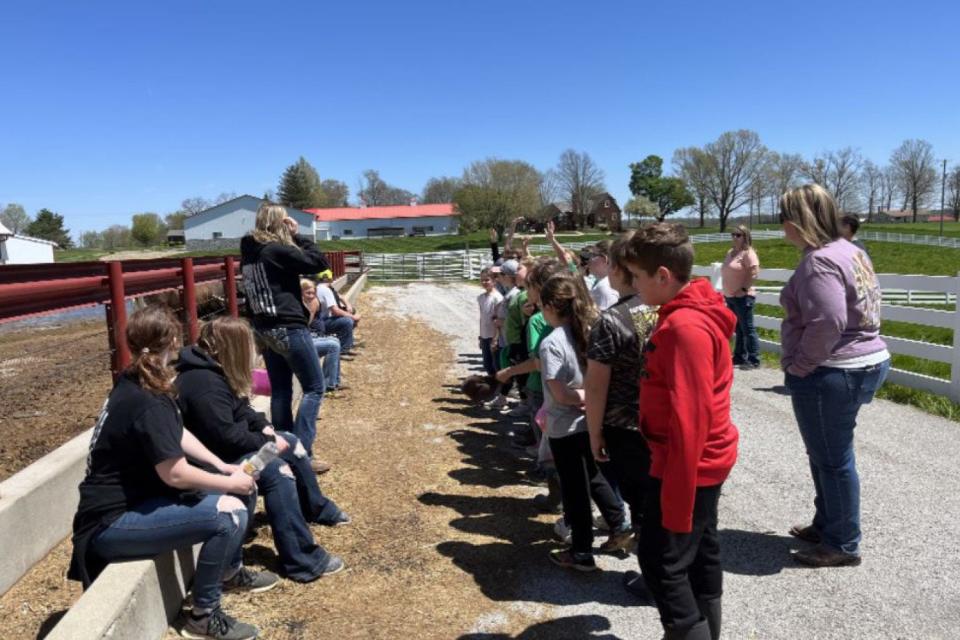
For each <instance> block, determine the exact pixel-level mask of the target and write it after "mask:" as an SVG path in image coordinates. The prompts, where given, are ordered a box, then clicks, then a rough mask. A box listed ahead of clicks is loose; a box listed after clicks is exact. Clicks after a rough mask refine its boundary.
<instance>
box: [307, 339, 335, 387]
mask: <svg viewBox="0 0 960 640" xmlns="http://www.w3.org/2000/svg"><path fill="white" fill-rule="evenodd" d="M310 335H311V336H313V347H314V348H315V349H316V350H317V355H318V356H319V357H321V358H323V379H324V381H325V383H326V385H327V389H336V388H337V387H339V386H340V341H339V340H337V338H336V337H335V336H321V335H317V334H316V333H311V334H310Z"/></svg>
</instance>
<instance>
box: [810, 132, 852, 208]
mask: <svg viewBox="0 0 960 640" xmlns="http://www.w3.org/2000/svg"><path fill="white" fill-rule="evenodd" d="M862 164H863V156H861V155H860V152H859V151H857V150H856V149H854V148H853V147H844V148H843V149H840V150H838V151H827V152H824V153H822V154H819V155H816V156H814V157H813V160H811V161H810V162H808V163H804V165H803V167H802V169H801V172H802V174H803V175H804V176H805V177H806V178H807V179H809V180H811V181H813V182H815V183H817V184H819V185H820V186H821V187H823V188H824V189H826V190H827V191H829V192H830V193H831V194H833V198H834V200H836V201H837V205H838V206H839V207H840V209H841V210H843V211H846V210H849V209H853V208H856V205H857V183H858V181H859V172H860V166H861V165H862Z"/></svg>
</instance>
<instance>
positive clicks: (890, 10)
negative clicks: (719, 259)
mask: <svg viewBox="0 0 960 640" xmlns="http://www.w3.org/2000/svg"><path fill="white" fill-rule="evenodd" d="M958 24H960V3H957V2H948V1H924V0H919V1H915V2H911V3H902V2H882V1H881V2H871V3H866V2H842V1H836V0H835V1H833V2H822V1H820V0H812V1H808V2H804V3H798V2H769V1H766V2H754V1H743V2H729V1H725V2H716V1H712V2H707V1H696V2H693V1H690V2H671V3H666V2H662V3H651V2H639V1H634V2H592V3H587V2H565V1H552V2H523V1H521V0H512V1H509V2H507V1H500V0H486V1H484V2H479V1H469V2H463V1H453V2H451V1H450V0H447V1H446V2H413V1H411V2H402V3H401V2H356V3H327V2H325V3H320V2H271V3H267V2H244V1H239V2H238V1H231V2H226V1H220V0H217V1H204V2H196V1H193V2H181V1H165V2H152V3H141V2H107V1H103V2H83V3H81V2H62V3H50V2H42V1H38V2H25V1H18V2H12V3H4V6H3V8H2V9H0V79H2V84H0V87H2V96H0V204H3V203H7V202H19V203H21V204H23V205H24V206H25V207H26V208H27V211H28V212H29V213H30V214H31V215H32V214H34V213H36V210H37V209H39V208H41V207H47V208H50V209H52V210H54V211H57V212H59V213H62V214H64V215H65V217H66V222H67V226H68V227H69V228H70V229H71V230H72V232H73V234H74V235H77V234H78V232H80V231H84V230H91V229H102V228H105V227H107V226H109V225H110V224H118V223H119V224H129V220H130V215H131V214H133V213H136V212H141V211H155V212H158V213H161V214H165V213H169V212H170V211H173V210H175V209H177V208H178V206H179V203H180V201H181V200H183V199H184V198H187V197H191V196H204V197H207V198H213V197H215V196H216V195H217V194H219V193H221V192H231V191H232V192H237V193H251V194H254V195H260V194H262V193H263V191H264V190H265V189H269V188H276V184H277V181H278V178H279V176H280V173H281V172H282V171H283V169H284V167H286V166H287V165H288V164H290V163H292V162H293V161H295V160H296V159H297V157H299V156H300V155H303V156H305V157H306V158H307V159H308V160H309V161H310V162H311V163H312V164H313V165H314V166H315V167H316V168H317V170H318V172H319V173H320V176H321V178H335V179H339V180H343V181H344V182H346V183H347V184H348V185H349V186H350V188H351V192H355V191H356V189H357V180H358V178H359V176H360V174H361V172H362V171H363V170H365V169H368V168H373V169H377V170H379V171H380V173H381V176H382V177H383V178H384V179H385V180H387V181H388V182H390V183H391V184H394V185H397V186H400V187H403V188H406V189H409V190H411V191H414V192H419V191H420V190H421V189H422V187H423V185H424V183H425V182H426V180H427V179H428V178H430V177H431V176H440V175H460V173H461V172H462V170H463V168H464V167H465V166H466V165H467V164H469V163H470V162H471V161H473V160H478V159H482V158H485V157H488V156H497V157H501V158H508V159H523V160H527V161H529V162H531V163H532V164H534V165H535V166H537V167H538V168H540V169H546V168H549V167H550V166H552V165H554V164H555V163H556V160H557V157H558V156H559V155H560V153H561V152H562V151H563V150H564V149H566V148H574V149H577V150H583V151H587V152H589V153H590V154H591V155H592V156H593V158H594V159H595V160H596V161H597V163H598V164H599V165H600V166H601V167H602V168H603V169H604V171H605V172H606V176H607V185H608V186H609V187H610V190H611V192H612V193H613V194H614V195H615V196H617V197H618V198H620V199H621V201H622V200H624V199H625V198H626V197H627V195H628V189H627V183H628V181H629V169H628V167H627V165H628V164H629V163H630V162H633V161H637V160H640V159H642V158H643V157H645V156H646V155H648V154H650V153H656V154H658V155H661V156H663V157H664V158H666V159H667V160H668V161H669V158H670V156H671V155H672V153H673V150H674V149H676V148H677V147H680V146H689V145H702V144H704V143H706V142H708V141H710V140H713V139H715V138H716V137H717V135H719V134H720V133H721V132H723V131H726V130H731V129H738V128H748V129H753V130H755V131H757V132H758V133H759V134H760V136H761V138H762V139H763V141H764V143H765V144H766V145H767V146H768V147H770V148H772V149H774V150H777V151H785V152H794V153H801V154H803V155H805V156H809V155H811V154H813V153H816V152H819V151H823V150H827V149H837V148H840V147H844V146H853V147H857V148H859V149H860V151H861V152H862V153H863V154H864V156H866V157H868V158H871V159H873V160H874V161H876V162H878V163H885V162H886V160H887V159H888V158H889V155H890V152H891V151H892V150H893V148H894V147H896V146H897V145H898V144H899V143H900V142H901V141H903V140H904V139H906V138H923V139H926V140H929V141H930V142H931V143H932V144H933V146H934V150H935V153H936V156H937V158H938V159H940V158H947V159H949V160H950V162H951V164H956V163H960V101H958V98H960V81H958V80H960V44H958V41H957V37H956V30H957V25H958Z"/></svg>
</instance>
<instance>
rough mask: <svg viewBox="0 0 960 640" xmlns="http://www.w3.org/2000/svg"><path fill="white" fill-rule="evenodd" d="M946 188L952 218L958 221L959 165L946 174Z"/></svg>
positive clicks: (959, 199) (959, 216)
mask: <svg viewBox="0 0 960 640" xmlns="http://www.w3.org/2000/svg"><path fill="white" fill-rule="evenodd" d="M947 189H949V194H950V195H949V196H948V199H947V206H948V207H950V209H952V210H953V219H954V221H956V222H960V165H957V166H955V167H954V168H953V169H951V170H950V173H948V174H947Z"/></svg>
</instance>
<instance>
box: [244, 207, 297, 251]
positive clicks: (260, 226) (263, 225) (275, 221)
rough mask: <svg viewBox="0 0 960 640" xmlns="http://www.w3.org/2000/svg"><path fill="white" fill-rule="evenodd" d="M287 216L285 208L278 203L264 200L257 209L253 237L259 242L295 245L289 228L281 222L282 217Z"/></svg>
mask: <svg viewBox="0 0 960 640" xmlns="http://www.w3.org/2000/svg"><path fill="white" fill-rule="evenodd" d="M286 217H287V210H286V209H284V208H283V207H281V206H280V205H278V204H273V203H271V202H264V203H262V204H261V205H260V208H259V209H257V222H256V228H255V229H254V230H253V233H252V235H253V237H254V239H256V241H257V242H259V243H261V244H268V243H270V242H279V243H280V244H286V245H290V246H293V247H296V246H297V244H296V243H295V242H294V241H293V236H292V235H291V234H290V229H288V228H287V225H285V224H283V219H284V218H286Z"/></svg>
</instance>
